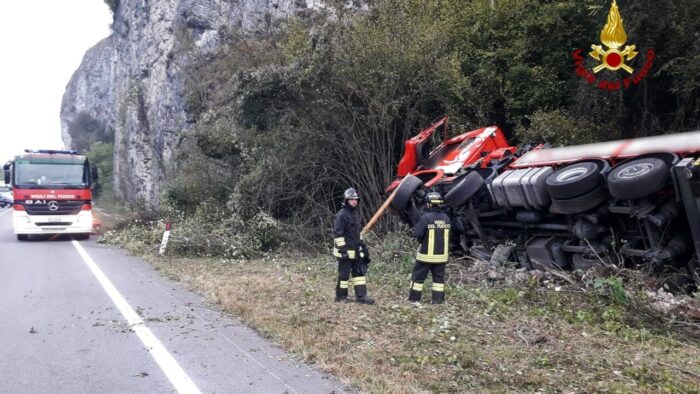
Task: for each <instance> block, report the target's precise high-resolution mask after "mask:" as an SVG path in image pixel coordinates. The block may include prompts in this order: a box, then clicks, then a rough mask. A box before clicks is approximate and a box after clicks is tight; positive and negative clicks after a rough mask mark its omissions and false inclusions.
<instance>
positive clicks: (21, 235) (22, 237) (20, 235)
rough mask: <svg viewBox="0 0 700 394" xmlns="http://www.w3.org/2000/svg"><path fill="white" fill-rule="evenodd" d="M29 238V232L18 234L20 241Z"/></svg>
mask: <svg viewBox="0 0 700 394" xmlns="http://www.w3.org/2000/svg"><path fill="white" fill-rule="evenodd" d="M28 239H29V236H28V235H27V234H17V240H18V241H26V240H28Z"/></svg>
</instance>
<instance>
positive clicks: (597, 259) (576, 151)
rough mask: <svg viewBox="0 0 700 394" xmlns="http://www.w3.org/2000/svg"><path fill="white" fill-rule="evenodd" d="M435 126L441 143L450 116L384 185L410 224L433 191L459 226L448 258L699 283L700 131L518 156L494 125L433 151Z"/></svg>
mask: <svg viewBox="0 0 700 394" xmlns="http://www.w3.org/2000/svg"><path fill="white" fill-rule="evenodd" d="M438 130H441V131H442V133H441V134H443V135H446V130H447V118H446V117H445V118H443V119H440V120H439V121H438V122H437V123H435V124H433V125H431V126H430V127H428V128H426V129H424V130H422V131H421V132H420V133H419V134H418V135H416V136H415V137H413V138H411V139H409V140H407V141H406V142H405V146H404V154H403V157H402V159H401V161H400V163H399V165H398V174H397V175H398V177H397V179H396V180H394V182H392V183H391V185H390V186H389V187H388V188H387V189H386V191H387V192H388V193H392V192H393V200H392V201H391V207H392V209H393V210H394V211H395V212H396V213H398V215H399V216H400V217H401V219H402V221H404V222H406V223H407V224H408V225H409V226H413V224H414V220H415V218H416V217H417V216H418V215H417V213H418V211H420V210H421V209H422V207H424V206H425V203H424V199H425V195H426V192H427V191H428V190H435V191H438V192H440V193H442V195H443V196H444V199H445V202H446V203H447V207H446V211H447V212H448V214H449V215H450V216H451V217H452V219H453V220H459V221H461V224H462V226H460V227H463V228H464V229H465V231H464V232H462V233H459V234H458V233H456V232H453V234H452V240H451V242H452V244H453V250H456V251H461V252H462V253H470V252H471V253H472V254H474V255H475V256H476V257H481V258H485V257H488V256H489V254H490V253H494V255H493V256H492V258H494V259H500V260H504V259H507V260H508V261H514V262H517V263H519V264H520V265H522V266H524V267H527V268H534V269H582V270H586V269H589V268H590V267H592V266H594V265H598V264H606V263H614V264H616V265H618V266H620V265H623V266H626V267H633V268H638V269H647V270H648V271H649V272H652V273H654V274H656V275H661V276H663V277H666V278H672V279H673V280H672V281H669V283H673V284H674V286H676V287H684V286H687V285H691V286H692V285H693V283H694V284H695V285H698V284H700V276H699V269H698V267H699V266H700V264H699V262H700V132H687V133H676V134H668V135H661V136H654V137H646V138H637V139H630V140H622V141H612V142H602V143H595V144H588V145H579V146H572V147H561V148H546V147H545V146H543V145H538V146H525V147H520V148H516V147H514V146H510V145H509V144H508V142H507V140H506V138H505V136H504V134H503V132H502V131H501V130H500V129H499V128H498V127H487V128H483V129H478V130H473V131H470V132H466V133H463V134H461V135H458V136H456V137H453V138H449V139H446V138H443V140H442V141H441V142H440V143H439V144H437V143H436V142H435V137H436V136H437V135H439V134H438V133H437V131H438ZM431 145H437V146H435V147H433V146H431ZM496 255H498V256H496Z"/></svg>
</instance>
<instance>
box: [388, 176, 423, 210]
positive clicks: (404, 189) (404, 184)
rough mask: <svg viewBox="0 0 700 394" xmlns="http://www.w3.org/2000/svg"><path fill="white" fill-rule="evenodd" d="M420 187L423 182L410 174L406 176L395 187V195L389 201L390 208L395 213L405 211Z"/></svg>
mask: <svg viewBox="0 0 700 394" xmlns="http://www.w3.org/2000/svg"><path fill="white" fill-rule="evenodd" d="M421 186H423V181H421V180H420V179H418V177H416V176H413V175H411V174H408V175H406V177H405V178H404V179H403V181H401V183H400V184H399V186H397V187H396V194H395V195H394V199H393V200H392V201H391V207H392V208H393V209H394V210H395V211H397V212H402V211H403V210H404V209H406V206H407V205H408V202H409V201H410V200H411V197H413V194H414V193H415V192H416V190H418V189H420V187H421Z"/></svg>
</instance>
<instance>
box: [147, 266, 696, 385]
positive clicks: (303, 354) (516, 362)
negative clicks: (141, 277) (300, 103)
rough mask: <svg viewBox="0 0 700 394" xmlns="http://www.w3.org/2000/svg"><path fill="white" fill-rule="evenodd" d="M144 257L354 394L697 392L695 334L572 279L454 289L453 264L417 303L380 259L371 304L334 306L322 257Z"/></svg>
mask: <svg viewBox="0 0 700 394" xmlns="http://www.w3.org/2000/svg"><path fill="white" fill-rule="evenodd" d="M151 260H152V262H153V264H154V265H155V266H156V267H157V268H159V269H160V270H162V272H164V273H166V274H167V275H168V276H170V277H172V278H174V279H176V280H179V281H181V282H183V283H184V284H185V285H187V286H188V287H189V288H191V289H193V290H195V291H197V292H199V293H201V294H203V295H205V296H206V297H207V298H208V299H209V300H210V301H211V302H213V303H217V304H220V305H221V306H222V307H223V308H224V309H226V310H227V311H229V312H231V313H232V314H234V315H236V316H238V317H239V318H241V319H242V320H243V321H245V322H246V323H247V324H248V325H250V326H251V327H254V328H255V329H257V330H258V331H259V332H260V333H262V334H263V335H265V336H266V337H268V338H270V339H272V340H273V341H275V342H278V343H280V344H282V345H283V346H284V347H286V348H287V349H289V350H290V351H291V352H292V353H294V354H296V355H298V356H299V357H300V358H301V359H303V360H304V361H307V362H310V363H313V364H315V365H316V366H317V367H318V368H320V369H322V370H324V371H327V372H330V373H332V374H334V375H336V376H338V377H339V378H340V379H341V380H342V381H343V382H345V383H348V384H351V385H352V386H353V387H354V388H356V389H357V390H358V391H361V392H368V393H422V392H496V393H511V392H512V393H516V392H518V393H519V392H537V391H540V392H563V393H589V392H621V393H627V392H629V393H659V392H665V393H700V362H698V360H700V350H699V348H700V346H699V345H698V341H697V339H694V338H692V337H687V336H686V337H682V336H681V337H678V336H677V335H676V334H674V333H673V332H669V331H668V330H666V328H665V327H664V326H662V325H655V324H650V325H647V326H645V325H644V324H642V323H640V322H638V321H635V320H634V319H632V320H630V319H629V316H628V313H627V314H626V311H625V308H622V307H620V306H618V305H615V304H614V303H612V301H611V302H610V303H606V302H600V297H591V295H590V294H586V293H585V292H583V291H581V290H580V289H577V288H576V287H574V286H570V287H566V286H564V287H562V288H559V291H555V289H554V288H553V286H552V284H551V283H549V284H548V283H544V282H542V281H538V282H537V283H535V282H533V280H532V278H529V279H526V280H525V283H521V284H517V283H509V284H508V285H505V282H503V283H504V284H502V285H500V286H497V287H493V286H491V287H489V286H487V287H484V286H482V285H480V284H479V283H474V282H472V283H470V282H469V281H464V282H465V283H464V284H463V285H461V286H456V285H455V283H454V282H455V278H457V279H459V278H462V279H463V278H465V277H466V278H474V275H473V272H472V273H469V272H466V273H465V268H464V267H463V266H460V265H458V264H454V265H453V267H452V268H451V269H450V278H451V279H452V286H450V289H449V292H448V303H447V304H445V305H440V306H433V305H421V306H417V307H416V306H413V305H410V304H408V303H407V302H406V300H405V297H406V295H407V294H406V292H407V291H406V289H407V283H408V277H407V273H408V266H410V263H403V264H401V263H396V262H386V263H380V264H378V265H375V264H373V265H372V266H371V269H370V274H369V281H368V287H369V290H370V294H371V295H373V296H374V297H376V298H377V299H378V302H377V304H376V305H373V306H365V305H359V304H355V303H341V304H339V303H335V302H334V301H333V298H334V286H335V265H334V263H333V260H331V259H330V258H328V257H325V256H321V257H317V258H286V259H281V258H280V259H269V260H258V261H233V260H230V261H226V260H213V259H191V258H159V259H156V258H151ZM545 282H546V281H545ZM558 286H559V285H557V287H558ZM428 296H429V295H428ZM647 320H648V319H647Z"/></svg>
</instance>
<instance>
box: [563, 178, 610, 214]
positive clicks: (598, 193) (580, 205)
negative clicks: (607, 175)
mask: <svg viewBox="0 0 700 394" xmlns="http://www.w3.org/2000/svg"><path fill="white" fill-rule="evenodd" d="M606 198H607V194H606V193H605V188H604V187H603V185H600V186H598V187H597V188H595V189H593V190H591V191H589V192H588V193H586V194H583V195H580V196H578V197H574V198H566V199H563V198H552V206H551V208H550V211H551V212H553V213H561V214H564V215H573V214H577V213H582V212H586V211H588V210H589V209H593V208H595V207H597V206H598V205H600V204H601V203H602V202H603V201H605V200H606Z"/></svg>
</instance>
